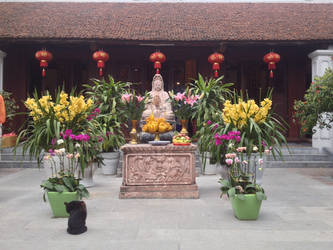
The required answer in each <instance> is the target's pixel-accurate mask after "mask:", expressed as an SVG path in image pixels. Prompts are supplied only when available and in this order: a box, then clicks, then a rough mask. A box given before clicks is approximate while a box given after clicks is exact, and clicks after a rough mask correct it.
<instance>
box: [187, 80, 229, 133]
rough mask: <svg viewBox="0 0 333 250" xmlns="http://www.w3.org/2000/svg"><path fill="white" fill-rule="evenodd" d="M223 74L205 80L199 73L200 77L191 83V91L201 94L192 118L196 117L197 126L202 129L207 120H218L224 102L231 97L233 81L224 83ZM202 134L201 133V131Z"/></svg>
mask: <svg viewBox="0 0 333 250" xmlns="http://www.w3.org/2000/svg"><path fill="white" fill-rule="evenodd" d="M222 79H223V76H221V77H219V78H216V79H215V78H210V79H209V80H204V78H203V77H202V76H201V75H200V74H199V75H198V79H197V80H195V81H194V83H193V84H191V93H192V94H193V93H194V94H195V95H199V96H200V100H199V103H198V105H196V106H195V108H194V110H193V115H192V118H194V119H196V121H197V127H198V128H199V133H200V129H201V128H202V127H203V124H204V123H206V122H207V121H209V120H211V121H216V120H218V118H219V117H220V116H221V114H222V113H221V110H222V106H223V103H224V102H225V100H226V99H227V98H230V97H231V93H232V92H231V91H230V89H229V87H231V86H232V85H233V83H226V84H223V83H222ZM200 134H201V133H200Z"/></svg>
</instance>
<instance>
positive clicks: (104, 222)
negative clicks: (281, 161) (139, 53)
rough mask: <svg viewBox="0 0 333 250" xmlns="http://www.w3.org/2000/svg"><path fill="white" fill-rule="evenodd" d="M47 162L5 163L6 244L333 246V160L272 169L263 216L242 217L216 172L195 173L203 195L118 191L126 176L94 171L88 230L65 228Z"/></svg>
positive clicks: (1, 233) (159, 248)
mask: <svg viewBox="0 0 333 250" xmlns="http://www.w3.org/2000/svg"><path fill="white" fill-rule="evenodd" d="M43 177H44V172H43V170H38V169H5V168H0V249H1V250H11V249H14V250H16V249H17V250H25V249H31V250H32V249H33V250H38V249H43V250H46V249H57V250H58V249H60V250H67V249H69V250H76V249H79V250H82V249H93V250H102V249H112V250H113V249H115V250H125V249H126V250H127V249H128V250H129V249H130V250H196V249H198V250H204V249H205V250H210V249H213V250H215V249H228V250H230V249H265V250H268V249H293V250H298V249H302V250H305V249H311V250H313V249H315V250H316V249H330V250H331V249H333V195H332V193H333V168H326V169H323V168H321V169H313V168H307V169H305V168H300V169H291V168H287V169H283V168H272V169H266V170H265V174H264V183H263V185H264V187H265V190H266V193H267V196H268V200H267V201H264V202H263V204H262V207H261V211H260V215H259V218H258V220H257V221H239V220H237V219H236V218H235V217H234V216H233V212H232V209H231V205H230V203H229V201H228V200H227V199H226V198H222V199H220V198H219V196H220V191H219V184H218V182H217V181H218V178H219V177H218V176H200V177H197V183H198V186H199V191H200V199H197V200H187V199H130V200H120V199H118V194H119V187H120V185H121V181H122V179H121V178H120V177H115V176H104V175H103V174H102V172H101V171H100V169H98V170H97V172H96V173H95V176H94V180H95V183H96V186H95V187H92V188H89V191H90V193H91V196H90V198H89V199H86V200H85V201H86V204H87V209H88V217H87V226H88V231H87V232H86V233H84V234H82V235H69V234H67V232H66V228H67V219H66V218H52V214H51V210H50V207H49V205H48V203H44V202H43V200H42V190H41V189H40V188H39V185H40V183H41V180H42V178H43Z"/></svg>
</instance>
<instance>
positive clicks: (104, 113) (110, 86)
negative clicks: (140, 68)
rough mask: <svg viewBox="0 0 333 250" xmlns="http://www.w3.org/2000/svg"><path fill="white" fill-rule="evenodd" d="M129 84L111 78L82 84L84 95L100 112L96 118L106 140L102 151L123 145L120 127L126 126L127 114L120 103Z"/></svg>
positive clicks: (115, 148) (112, 149)
mask: <svg viewBox="0 0 333 250" xmlns="http://www.w3.org/2000/svg"><path fill="white" fill-rule="evenodd" d="M130 85H131V84H130V83H125V82H120V81H119V82H116V81H115V80H114V79H113V77H112V76H109V77H108V81H106V80H105V79H104V78H103V79H102V80H99V79H93V80H92V83H91V84H84V85H83V86H84V87H85V88H86V94H87V95H88V96H90V97H91V98H92V99H93V100H94V103H95V104H96V105H97V107H98V108H99V110H100V115H99V117H98V118H97V120H98V122H99V123H100V125H101V127H102V129H103V131H104V134H105V135H106V136H107V139H106V140H105V141H104V145H103V147H104V151H114V150H117V149H119V147H120V146H121V145H123V144H124V143H125V138H124V135H123V133H122V131H121V126H122V124H124V125H125V126H126V124H127V120H128V114H127V112H126V107H125V105H124V103H123V102H122V101H121V97H122V95H123V94H124V93H125V91H126V89H128V88H129V87H130Z"/></svg>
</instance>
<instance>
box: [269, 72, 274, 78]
mask: <svg viewBox="0 0 333 250" xmlns="http://www.w3.org/2000/svg"><path fill="white" fill-rule="evenodd" d="M269 77H270V78H273V70H271V72H270V73H269Z"/></svg>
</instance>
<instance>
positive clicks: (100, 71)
mask: <svg viewBox="0 0 333 250" xmlns="http://www.w3.org/2000/svg"><path fill="white" fill-rule="evenodd" d="M99 76H103V69H102V68H100V69H99Z"/></svg>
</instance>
